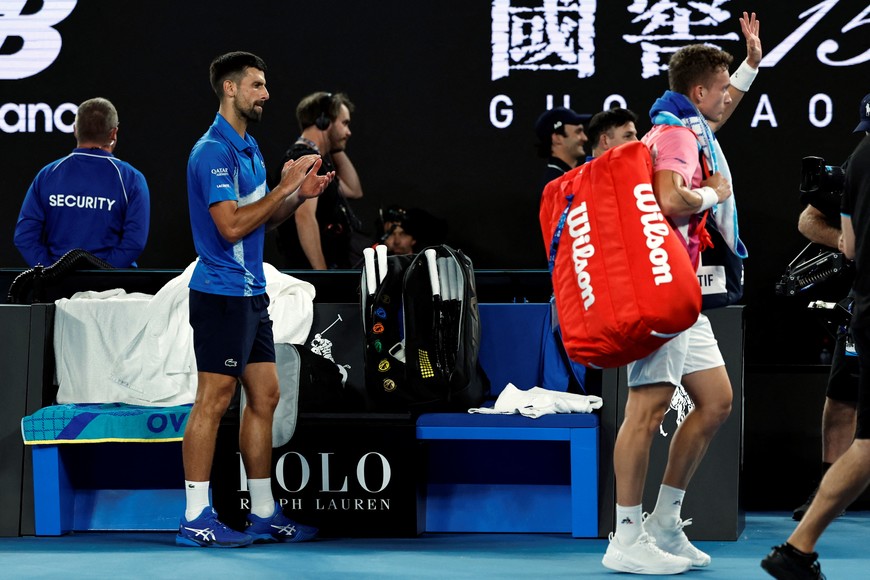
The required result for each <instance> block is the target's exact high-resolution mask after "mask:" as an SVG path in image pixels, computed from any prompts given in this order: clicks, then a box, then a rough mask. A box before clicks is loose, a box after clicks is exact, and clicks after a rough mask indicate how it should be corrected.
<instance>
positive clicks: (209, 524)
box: [175, 506, 254, 548]
mask: <svg viewBox="0 0 870 580" xmlns="http://www.w3.org/2000/svg"><path fill="white" fill-rule="evenodd" d="M253 541H254V538H252V537H251V536H249V535H248V534H245V533H243V532H237V531H236V530H234V529H232V528H230V527H229V526H227V525H226V524H224V523H223V522H221V521H220V520H219V519H217V512H216V511H214V508H213V507H211V506H208V507H206V508H205V509H203V510H202V513H201V514H199V517H197V518H196V519H195V520H191V521H187V519H186V518H185V517H184V516H182V517H181V525H179V526H178V535H177V536H175V543H176V544H178V545H179V546H193V547H195V548H241V547H244V546H247V545H248V544H250V543H251V542H253Z"/></svg>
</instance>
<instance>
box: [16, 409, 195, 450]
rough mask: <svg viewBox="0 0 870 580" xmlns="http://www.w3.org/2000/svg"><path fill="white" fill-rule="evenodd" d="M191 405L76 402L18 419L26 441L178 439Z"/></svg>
mask: <svg viewBox="0 0 870 580" xmlns="http://www.w3.org/2000/svg"><path fill="white" fill-rule="evenodd" d="M190 408H191V405H178V406H175V407H145V406H139V405H126V404H124V403H78V404H68V405H52V406H50V407H44V408H42V409H40V410H38V411H37V412H35V413H34V414H32V415H29V416H27V417H24V418H23V419H22V420H21V436H22V439H23V440H24V444H25V445H55V444H58V443H116V442H117V443H149V442H160V443H165V442H169V441H181V440H182V438H183V437H184V428H185V427H186V426H187V418H188V417H189V416H190Z"/></svg>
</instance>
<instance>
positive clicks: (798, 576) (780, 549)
mask: <svg viewBox="0 0 870 580" xmlns="http://www.w3.org/2000/svg"><path fill="white" fill-rule="evenodd" d="M818 557H819V555H818V554H817V553H815V552H813V553H812V554H804V553H803V552H798V551H797V550H796V549H795V548H794V547H792V546H790V545H789V544H788V543H785V544H781V545H779V546H774V547H773V550H771V552H770V554H768V555H767V557H765V558H764V560H762V561H761V567H762V568H764V569H765V571H767V573H768V574H770V575H771V576H773V577H774V578H778V579H779V580H825V575H824V574H822V568H821V567H820V566H819V561H818V560H817V558H818Z"/></svg>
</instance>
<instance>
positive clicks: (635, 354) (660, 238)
mask: <svg viewBox="0 0 870 580" xmlns="http://www.w3.org/2000/svg"><path fill="white" fill-rule="evenodd" d="M540 221H541V230H542V232H543V235H544V243H545V245H546V247H547V248H549V249H550V272H551V274H552V279H553V291H554V294H555V298H556V305H557V307H558V311H559V321H560V324H561V328H562V339H563V342H564V344H565V351H566V352H567V354H568V356H569V357H570V358H571V359H572V360H574V361H576V362H579V363H582V364H584V365H587V366H592V367H597V368H609V367H617V366H622V365H624V364H627V363H629V362H632V361H634V360H637V359H640V358H643V357H645V356H647V355H648V354H650V353H651V352H653V351H654V350H656V349H657V348H659V347H660V346H661V345H663V344H664V343H665V342H667V341H668V340H670V339H671V338H673V337H674V336H676V335H677V334H679V333H680V332H682V331H684V330H686V329H687V328H689V327H690V326H691V325H692V324H693V323H694V322H695V320H697V318H698V314H699V313H700V311H701V291H700V287H699V286H698V280H697V277H696V275H695V270H694V268H693V267H692V264H691V261H690V260H689V255H688V253H687V252H686V248H685V246H684V245H683V243H682V241H681V240H680V238H679V237H678V236H677V235H676V234H675V233H674V231H673V230H672V229H671V226H670V224H669V223H668V222H667V220H666V219H665V216H664V215H663V214H662V213H661V209H660V208H659V205H658V202H657V201H656V198H655V195H654V194H653V188H652V160H651V159H650V155H649V150H648V149H647V147H646V145H644V144H643V143H640V142H637V143H630V144H626V145H623V146H621V147H617V148H614V149H611V150H610V151H608V152H607V153H605V154H604V155H602V156H601V157H598V158H596V159H594V160H592V161H591V162H589V163H586V164H585V165H581V166H580V167H578V168H576V169H573V170H571V171H569V172H568V173H566V174H565V175H563V176H562V177H560V178H559V179H556V180H554V181H552V182H550V183H549V184H548V185H547V187H546V188H545V189H544V193H543V197H542V199H541V212H540Z"/></svg>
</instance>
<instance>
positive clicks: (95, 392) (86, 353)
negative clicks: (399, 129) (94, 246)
mask: <svg viewBox="0 0 870 580" xmlns="http://www.w3.org/2000/svg"><path fill="white" fill-rule="evenodd" d="M264 271H265V273H266V291H267V292H268V294H269V298H270V305H269V314H270V317H271V318H272V322H273V326H272V331H273V334H274V338H275V342H276V343H303V342H304V341H305V339H306V337H307V336H308V333H309V331H310V330H311V323H312V321H313V319H314V304H313V300H314V294H315V291H314V286H313V285H311V284H310V283H308V282H304V281H302V280H298V279H296V278H293V277H291V276H288V275H286V274H282V273H281V272H279V271H278V270H277V269H276V268H274V267H273V266H271V265H269V264H264ZM192 272H193V264H192V265H191V266H189V267H188V268H187V269H186V270H185V271H184V272H183V273H182V274H181V275H179V276H177V277H175V278H173V279H172V280H170V281H169V282H167V283H166V284H165V285H164V286H163V288H161V289H160V291H159V292H158V293H157V294H155V295H154V296H151V295H148V294H127V293H125V292H124V291H123V290H108V291H106V292H82V293H78V294H76V295H74V296H73V297H72V298H71V299H65V298H64V299H61V300H58V301H57V302H56V305H57V310H56V313H55V327H54V347H55V358H56V361H57V365H56V370H57V380H58V393H57V401H58V402H59V403H130V404H134V405H155V406H172V405H182V404H188V403H192V402H193V400H194V397H195V395H196V360H195V358H194V353H193V330H192V328H191V327H190V322H189V311H188V296H189V291H188V288H187V284H188V282H189V281H190V276H191V274H192Z"/></svg>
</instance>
